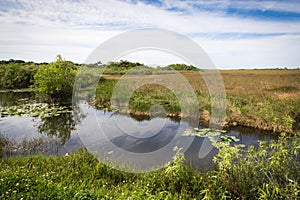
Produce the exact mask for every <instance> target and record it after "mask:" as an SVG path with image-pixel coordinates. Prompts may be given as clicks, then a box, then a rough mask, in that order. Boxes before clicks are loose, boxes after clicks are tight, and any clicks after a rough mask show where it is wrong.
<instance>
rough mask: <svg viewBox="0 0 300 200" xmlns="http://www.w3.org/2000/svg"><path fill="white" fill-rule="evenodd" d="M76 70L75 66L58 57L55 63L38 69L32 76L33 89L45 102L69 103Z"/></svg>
mask: <svg viewBox="0 0 300 200" xmlns="http://www.w3.org/2000/svg"><path fill="white" fill-rule="evenodd" d="M76 70H77V66H76V65H75V64H74V63H72V62H70V61H65V60H62V58H61V56H60V55H58V56H57V58H56V61H55V62H52V63H50V64H48V65H46V66H44V67H40V68H39V70H38V71H37V73H36V74H35V75H34V81H35V82H34V85H33V88H34V89H35V90H36V91H37V92H38V94H39V95H41V96H43V97H44V98H45V100H46V101H47V102H69V101H70V100H71V97H72V92H73V84H74V80H75V76H76Z"/></svg>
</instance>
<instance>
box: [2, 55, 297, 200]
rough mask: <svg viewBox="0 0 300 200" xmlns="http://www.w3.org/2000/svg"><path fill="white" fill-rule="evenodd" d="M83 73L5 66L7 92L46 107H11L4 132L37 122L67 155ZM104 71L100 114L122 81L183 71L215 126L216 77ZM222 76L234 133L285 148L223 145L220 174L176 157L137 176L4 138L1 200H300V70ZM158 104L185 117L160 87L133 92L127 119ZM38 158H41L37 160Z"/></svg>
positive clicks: (128, 66)
mask: <svg viewBox="0 0 300 200" xmlns="http://www.w3.org/2000/svg"><path fill="white" fill-rule="evenodd" d="M97 66H98V65H97ZM97 66H95V67H97ZM79 67H80V65H79V64H76V63H72V62H70V61H65V60H63V59H62V58H61V56H58V57H57V59H56V61H54V62H52V63H33V62H24V61H19V60H10V61H1V62H0V77H1V79H0V88H1V90H4V91H7V90H10V92H11V93H13V90H18V89H22V90H23V91H24V92H29V91H34V92H35V93H36V94H37V98H38V101H36V100H35V101H34V102H31V100H28V99H25V100H22V101H21V102H14V103H13V105H10V103H7V104H6V103H5V104H1V105H0V115H1V118H0V123H1V120H2V118H4V117H7V116H16V115H19V116H30V117H33V118H35V117H36V118H39V119H40V120H41V123H40V124H39V125H38V129H39V130H40V131H41V132H43V133H45V135H50V136H51V135H52V136H58V137H59V138H61V143H60V145H64V143H65V142H66V140H67V139H68V137H70V134H71V132H70V130H74V129H75V126H76V124H78V123H79V121H78V119H76V118H74V116H73V115H72V111H71V108H70V107H69V104H70V100H71V97H72V96H71V95H72V91H73V90H72V87H73V81H74V79H75V76H76V73H77V70H78V69H79ZM100 67H103V66H102V65H101V66H100ZM105 67H106V70H105V71H104V75H103V76H102V77H101V79H100V81H99V83H98V84H97V88H96V93H95V98H94V100H93V101H92V102H90V103H92V104H93V105H95V106H96V107H98V108H102V109H103V108H106V109H109V110H114V107H113V106H112V105H111V101H110V99H111V96H112V94H113V92H114V87H115V85H116V84H117V83H118V81H119V80H120V79H121V77H122V75H124V74H128V73H130V71H131V70H132V69H134V68H138V70H135V71H134V73H131V74H130V76H132V78H133V79H134V76H142V77H147V78H149V79H151V78H153V77H157V76H161V77H164V76H167V77H169V78H170V79H172V78H173V77H175V76H176V73H174V70H176V71H179V72H180V74H181V75H183V76H184V77H185V78H186V79H187V80H188V81H189V83H190V84H191V86H192V88H193V90H194V92H195V94H196V97H197V99H198V101H199V105H198V108H199V111H200V113H201V120H203V121H206V122H208V121H209V120H210V109H211V105H210V104H211V102H210V96H209V92H208V89H207V87H206V85H205V82H204V80H203V78H202V77H201V75H209V74H210V73H211V72H210V71H209V70H206V71H203V70H199V69H197V68H195V67H193V66H188V65H184V64H174V65H170V66H166V67H158V68H155V69H153V68H151V67H148V66H145V65H143V64H141V63H131V62H128V61H120V62H112V63H109V64H108V65H107V66H105ZM220 73H221V76H222V79H223V81H224V85H225V90H226V100H227V110H226V114H227V118H226V124H227V126H249V127H255V128H258V129H262V130H270V131H273V132H274V134H277V135H278V137H279V138H278V140H277V141H273V140H272V141H270V142H263V141H260V142H259V145H258V146H257V147H253V146H250V147H249V148H243V146H242V145H230V143H231V142H232V141H234V140H235V139H236V138H234V137H232V136H230V137H225V136H224V137H221V138H220V140H219V141H215V142H214V145H215V147H216V148H217V149H218V150H219V151H218V153H217V154H216V155H215V156H214V163H215V167H214V169H212V170H210V171H208V172H200V171H198V170H195V169H192V168H191V167H190V166H188V165H186V164H184V159H185V157H184V156H183V154H182V153H181V152H180V148H176V149H175V150H176V154H175V156H174V160H173V161H174V162H172V163H168V165H166V166H165V167H164V168H162V169H159V170H156V171H153V172H151V173H140V174H132V173H126V172H121V171H118V170H115V169H112V168H109V167H108V166H106V165H105V164H103V163H101V162H99V161H98V160H96V159H95V158H94V157H93V156H92V155H91V154H90V153H89V152H87V150H85V149H84V148H82V149H80V150H77V151H76V152H73V153H68V154H64V155H56V156H49V155H48V154H51V153H49V152H47V151H46V150H45V151H44V148H45V149H46V146H47V145H48V146H49V145H53V140H48V141H46V142H45V141H43V140H42V139H34V140H31V141H23V143H21V144H19V143H17V142H14V141H13V140H12V139H11V138H7V137H5V135H1V134H2V132H0V136H1V137H0V147H1V148H0V157H1V158H0V169H1V170H0V199H2V198H3V199H32V198H36V199H299V198H300V185H299V184H300V180H299V177H300V170H299V169H300V157H299V155H300V132H299V128H300V70H299V69H294V70H287V69H276V70H275V69H274V70H222V71H221V72H220ZM91 76H93V74H91ZM24 88H25V89H24ZM28 88H31V89H28ZM1 92H3V91H1ZM0 98H2V97H1V93H0ZM13 101H16V99H14V95H11V99H10V100H9V101H8V102H13ZM187 103H188V102H187ZM154 104H158V105H161V106H162V107H163V108H164V109H165V110H166V113H167V115H169V116H180V114H181V105H180V104H179V101H178V99H177V98H176V96H175V95H174V94H173V93H172V91H170V90H169V89H168V88H166V87H163V86H161V85H159V84H147V85H144V86H142V87H140V88H138V89H137V90H135V92H134V93H133V94H132V95H131V96H130V100H129V109H130V110H129V113H131V114H135V115H147V114H149V109H150V108H151V106H152V105H154ZM62 116H64V118H60V117H62ZM64 119H66V121H64ZM0 126H1V124H0ZM62 127H63V128H62ZM62 129H63V130H64V131H65V132H63V131H61V130H62ZM203 130H204V129H203ZM203 130H202V131H201V130H199V129H197V128H196V129H193V130H189V132H186V133H185V134H186V135H187V136H191V135H193V136H196V137H209V136H208V135H207V134H205V133H204V132H203ZM58 134H61V135H58ZM9 147H13V149H8V148H9ZM12 152H15V154H14V153H12ZM17 152H21V154H22V155H23V156H16V155H20V154H18V153H17ZM22 152H23V153H22ZM35 153H38V154H39V155H30V154H35ZM24 155H26V156H24ZM47 155H48V156H47ZM11 156H12V157H11Z"/></svg>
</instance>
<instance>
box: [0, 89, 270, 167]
mask: <svg viewBox="0 0 300 200" xmlns="http://www.w3.org/2000/svg"><path fill="white" fill-rule="evenodd" d="M24 100H26V101H35V102H36V101H38V99H36V98H35V97H34V94H32V93H29V92H19V93H16V92H2V93H0V106H1V107H9V106H14V105H18V104H22V103H23V102H24ZM75 113H76V114H75ZM78 113H79V114H78ZM203 127H206V126H205V125H203V124H201V123H200V124H199V128H203ZM190 128H194V127H191V125H190V124H189V121H185V120H184V119H182V120H181V119H178V118H161V117H154V118H149V117H141V116H130V115H125V114H121V113H115V112H109V111H105V110H97V109H95V108H93V107H91V106H89V105H87V104H82V105H79V107H78V109H77V110H76V112H70V113H63V114H61V115H59V116H55V117H47V118H40V117H29V116H9V117H2V118H0V134H1V135H2V137H6V138H8V139H10V140H13V141H14V143H15V144H22V143H24V141H35V142H33V143H32V144H31V145H29V146H31V147H30V148H31V149H30V151H23V152H22V151H20V150H18V149H14V150H13V151H12V152H10V154H5V155H2V156H3V157H8V156H14V155H20V154H22V155H27V154H34V153H41V152H42V153H45V154H66V153H69V152H73V151H76V150H77V149H78V148H83V147H85V148H87V149H88V150H89V151H95V150H96V149H95V147H97V148H99V146H101V149H102V151H103V149H104V151H105V152H114V155H115V156H116V157H118V158H120V157H122V158H124V157H125V158H124V159H129V157H128V156H127V154H128V153H129V154H130V155H136V154H143V155H150V154H151V153H152V152H159V151H160V150H163V149H164V148H165V147H168V146H169V147H174V146H179V147H180V146H185V147H186V148H184V152H185V157H186V162H187V163H188V164H190V165H192V166H194V167H196V168H201V169H204V170H205V169H209V168H211V167H212V166H213V163H212V158H213V156H214V155H215V154H216V153H217V150H216V149H211V151H210V152H209V153H208V154H207V155H206V156H205V157H204V158H199V150H200V148H201V146H202V145H203V138H200V137H191V136H190V137H185V136H181V135H182V133H183V132H184V131H185V130H187V129H190ZM226 131H227V133H226V134H227V135H232V136H236V137H237V138H238V139H239V142H236V143H242V144H245V145H246V146H249V145H254V146H257V145H258V141H270V140H271V139H276V136H274V135H273V134H272V133H269V132H262V131H260V130H256V129H252V128H243V127H231V128H227V129H226ZM99 132H101V133H100V134H99ZM95 133H96V134H95ZM41 141H43V142H41ZM34 145H35V146H37V147H36V149H33V148H32V146H34ZM39 145H40V146H39ZM41 146H43V147H42V148H41ZM116 149H119V150H116ZM169 149H172V148H169ZM97 150H99V149H97ZM124 152H126V153H127V154H126V155H125V154H124ZM161 152H164V151H161ZM160 155H161V157H162V160H161V162H166V161H167V160H164V159H163V158H164V157H167V156H166V155H164V154H163V153H161V154H160ZM134 159H136V158H134ZM121 160H122V159H121ZM141 162H142V163H143V164H144V165H145V166H147V165H148V164H147V162H152V161H151V159H144V160H141Z"/></svg>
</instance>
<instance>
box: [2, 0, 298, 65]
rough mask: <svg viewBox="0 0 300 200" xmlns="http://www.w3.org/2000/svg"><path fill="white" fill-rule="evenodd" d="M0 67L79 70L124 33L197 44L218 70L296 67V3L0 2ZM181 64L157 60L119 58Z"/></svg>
mask: <svg viewBox="0 0 300 200" xmlns="http://www.w3.org/2000/svg"><path fill="white" fill-rule="evenodd" d="M0 23H1V29H0V59H11V58H13V59H23V60H27V61H36V62H44V61H46V62H51V61H53V60H54V58H55V56H56V55H57V54H61V55H62V56H63V57H65V58H66V59H68V60H72V61H74V62H78V63H82V62H84V60H85V58H86V57H87V56H88V55H89V54H90V53H91V52H92V51H93V50H94V49H95V48H96V47H97V46H98V45H100V44H101V43H102V42H104V41H105V40H107V39H109V38H111V37H112V36H115V35H117V34H120V33H123V32H125V31H128V30H134V29H138V28H139V29H140V28H165V29H168V30H172V31H175V32H178V33H180V34H183V35H185V36H187V37H189V38H191V39H192V40H194V41H195V42H197V43H198V44H199V45H200V46H201V47H202V48H203V49H204V50H205V51H206V52H207V54H208V55H209V56H210V58H211V59H212V61H213V62H214V63H215V65H216V66H217V67H218V68H220V69H230V68H269V67H289V68H295V67H300V56H299V53H298V52H300V1H298V0H286V1H266V0H263V1H259V0H249V1H244V0H212V1H207V0H185V1H182V0H140V1H139V0H123V1H122V0H63V1H54V0H48V1H47V0H31V1H29V0H1V1H0ZM125 58H126V59H128V60H132V61H139V62H143V63H146V64H151V65H152V64H153V65H165V64H170V63H174V62H182V60H180V59H179V58H176V57H174V56H172V55H166V54H165V53H161V52H153V51H148V52H137V53H135V54H132V55H128V56H127V57H125Z"/></svg>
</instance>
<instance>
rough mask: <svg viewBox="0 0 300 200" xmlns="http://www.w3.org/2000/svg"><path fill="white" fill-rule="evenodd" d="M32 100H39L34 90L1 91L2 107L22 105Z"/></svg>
mask: <svg viewBox="0 0 300 200" xmlns="http://www.w3.org/2000/svg"><path fill="white" fill-rule="evenodd" d="M31 100H33V101H36V100H37V98H36V97H35V95H34V93H33V92H27V91H26V92H3V91H1V92H0V107H10V106H16V105H22V104H24V102H26V101H31Z"/></svg>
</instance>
